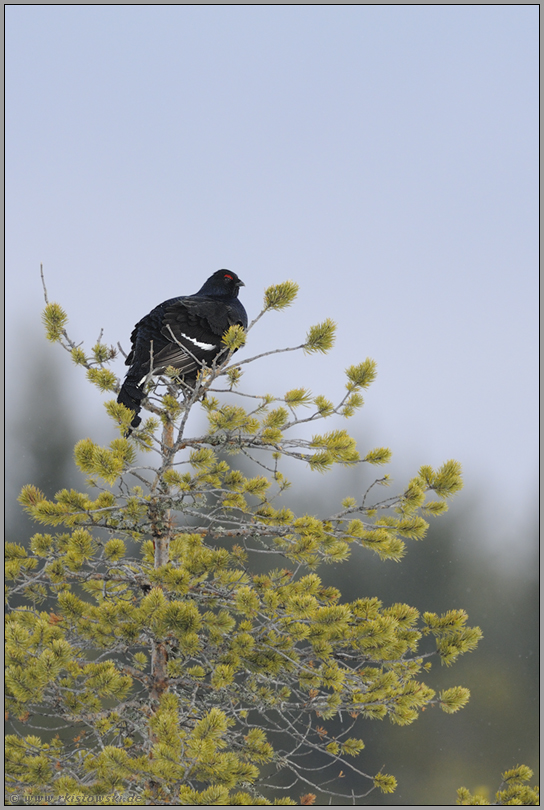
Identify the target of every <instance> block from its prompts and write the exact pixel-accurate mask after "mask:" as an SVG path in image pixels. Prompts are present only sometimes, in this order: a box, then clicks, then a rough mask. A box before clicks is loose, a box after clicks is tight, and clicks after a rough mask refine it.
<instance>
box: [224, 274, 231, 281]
mask: <svg viewBox="0 0 544 810" xmlns="http://www.w3.org/2000/svg"><path fill="white" fill-rule="evenodd" d="M227 279H228V280H229V281H232V276H229V275H228V274H227V273H225V281H226V280H227Z"/></svg>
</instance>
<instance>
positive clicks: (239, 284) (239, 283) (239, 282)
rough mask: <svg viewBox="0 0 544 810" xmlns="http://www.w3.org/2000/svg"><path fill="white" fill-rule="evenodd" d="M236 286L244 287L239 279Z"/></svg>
mask: <svg viewBox="0 0 544 810" xmlns="http://www.w3.org/2000/svg"><path fill="white" fill-rule="evenodd" d="M237 286H238V287H245V286H246V285H245V284H244V282H243V281H240V279H238V284H237Z"/></svg>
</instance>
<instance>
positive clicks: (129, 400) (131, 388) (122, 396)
mask: <svg viewBox="0 0 544 810" xmlns="http://www.w3.org/2000/svg"><path fill="white" fill-rule="evenodd" d="M143 399H145V394H144V392H143V390H142V388H141V387H140V386H139V385H138V383H137V382H136V381H135V380H134V379H133V378H131V375H130V373H129V374H127V377H126V379H125V381H124V383H123V385H122V386H121V390H120V391H119V396H118V397H117V402H119V403H120V404H121V405H124V406H125V407H126V408H129V409H130V410H131V411H134V419H133V420H132V422H131V423H130V426H131V429H130V430H129V432H128V435H130V433H131V432H132V430H133V429H134V428H137V427H138V425H139V424H140V422H141V421H142V418H141V416H139V413H140V410H141V408H142V400H143Z"/></svg>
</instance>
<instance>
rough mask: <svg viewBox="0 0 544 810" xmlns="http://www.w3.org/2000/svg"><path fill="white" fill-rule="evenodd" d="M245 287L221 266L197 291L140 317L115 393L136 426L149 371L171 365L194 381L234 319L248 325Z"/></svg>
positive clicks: (222, 346) (219, 347)
mask: <svg viewBox="0 0 544 810" xmlns="http://www.w3.org/2000/svg"><path fill="white" fill-rule="evenodd" d="M243 286H244V282H243V281H241V280H240V279H239V278H238V276H237V275H236V273H232V272H231V271H230V270H218V271H217V273H214V274H213V276H210V278H209V279H208V280H207V281H206V282H205V283H204V284H203V285H202V287H201V288H200V290H199V291H198V292H197V293H194V295H184V296H180V297H179V298H169V299H168V301H163V303H162V304H159V305H158V306H157V307H155V309H152V310H151V312H150V313H149V315H146V316H145V318H142V320H141V321H138V323H137V324H136V326H135V327H134V330H133V332H132V334H131V336H130V340H131V342H132V349H131V351H130V354H129V355H128V357H127V359H126V361H125V363H126V365H127V366H130V368H129V370H128V372H127V376H126V377H125V381H124V383H123V385H122V386H121V390H120V392H119V396H118V397H117V402H120V403H122V404H123V405H126V407H127V408H130V410H132V411H134V414H135V415H134V419H133V420H132V423H131V424H132V427H133V428H136V427H138V425H139V424H140V422H141V421H142V420H141V418H140V416H139V415H138V414H139V413H140V408H141V402H142V400H143V399H144V398H145V393H144V390H143V386H144V383H145V381H146V379H147V377H148V375H149V373H150V372H152V373H153V374H162V373H163V372H164V370H165V369H166V368H167V367H168V366H173V367H174V368H175V369H177V372H178V374H179V376H180V377H182V379H183V381H184V383H186V384H188V385H192V384H194V383H195V381H196V378H197V376H198V372H199V371H200V370H201V368H202V366H203V364H206V365H208V366H210V365H211V364H212V363H213V361H214V360H215V358H216V357H217V356H218V355H219V354H220V353H221V351H222V350H224V349H225V344H224V343H222V342H221V338H222V337H223V335H224V334H225V332H226V331H227V329H228V328H229V327H230V326H233V325H234V324H240V326H242V327H243V328H244V329H247V314H246V311H245V309H244V307H243V306H242V303H241V302H240V301H239V300H238V291H239V289H240V287H243ZM225 356H226V355H225ZM151 366H152V367H151Z"/></svg>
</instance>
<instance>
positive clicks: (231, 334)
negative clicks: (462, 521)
mask: <svg viewBox="0 0 544 810" xmlns="http://www.w3.org/2000/svg"><path fill="white" fill-rule="evenodd" d="M296 293H297V285H296V284H294V283H293V282H284V283H282V284H278V285H275V286H272V287H269V288H268V289H267V290H266V291H265V296H264V305H263V309H262V311H261V313H260V314H259V315H258V317H257V318H255V320H254V321H253V322H252V323H251V324H250V326H249V329H248V332H249V331H251V329H253V328H254V326H255V325H256V323H257V322H258V321H259V320H260V318H261V317H262V316H263V315H265V314H266V313H269V312H272V311H279V310H283V309H285V308H286V307H288V306H289V305H290V304H291V303H292V302H293V300H294V298H295V296H296ZM44 322H45V326H46V330H47V337H48V338H49V340H51V341H55V342H59V343H60V344H61V345H62V346H63V347H64V348H65V349H67V350H68V351H69V352H70V353H71V355H72V358H73V360H74V362H75V363H76V365H79V366H81V367H83V368H85V369H86V374H87V377H88V379H89V381H90V382H91V383H92V384H94V385H96V386H97V387H98V388H99V389H100V390H102V391H105V392H115V391H117V390H118V389H119V381H118V379H117V378H116V376H115V374H114V373H113V372H112V371H111V369H110V368H109V364H110V363H111V362H112V361H113V360H114V359H115V357H116V355H117V351H116V350H115V349H113V348H112V347H109V346H107V345H106V344H105V343H103V342H102V341H101V340H99V341H98V342H97V343H96V344H95V346H94V347H93V348H92V351H91V352H90V353H89V354H87V353H85V351H84V350H83V348H82V347H81V346H76V345H75V344H74V343H73V341H72V340H71V339H70V337H69V335H68V333H67V331H66V324H67V317H66V315H65V313H64V312H63V310H62V308H61V307H60V306H59V305H58V304H54V303H49V302H48V301H47V294H46V308H45V312H44ZM334 334H335V325H334V323H333V322H332V321H330V320H326V321H325V322H323V323H321V324H318V325H316V326H313V327H311V328H310V329H309V331H308V333H307V335H306V338H305V340H304V342H303V343H302V344H301V345H300V346H298V347H294V348H288V349H275V348H274V349H271V351H270V352H267V353H265V354H263V355H258V356H255V357H250V358H246V359H240V356H239V355H238V354H236V356H235V357H234V352H235V351H236V350H237V349H240V348H242V346H244V344H245V342H246V337H247V335H246V333H244V331H243V330H242V329H241V328H240V327H232V328H231V329H230V330H229V331H228V332H227V333H226V334H225V336H224V343H225V354H224V356H223V357H221V358H220V360H219V361H218V362H217V363H216V364H215V365H214V366H212V367H211V368H205V369H203V371H202V373H201V375H200V376H199V378H198V380H197V383H196V385H195V387H194V389H190V390H189V389H187V388H186V387H184V385H183V381H182V380H179V379H178V378H177V377H176V372H175V369H173V368H170V369H167V370H166V372H165V375H164V376H163V377H162V378H159V379H157V378H154V379H151V380H149V381H148V383H147V398H146V400H145V403H144V406H145V407H146V408H147V410H148V411H149V412H150V414H151V416H150V417H149V418H147V420H146V421H145V422H144V423H143V424H142V426H141V428H140V429H138V430H135V431H133V432H132V433H131V434H130V435H128V433H129V431H128V428H129V425H130V422H131V419H132V416H133V414H132V412H131V411H130V410H128V409H127V408H125V407H124V406H123V405H121V404H118V403H117V402H116V401H115V399H112V400H109V401H107V402H106V403H105V407H106V410H107V413H108V415H109V417H110V418H111V420H112V421H113V423H114V424H115V426H116V428H117V430H118V433H119V435H118V437H117V438H115V439H113V441H112V442H111V443H110V444H109V446H108V447H101V446H99V445H97V444H96V443H95V442H94V441H92V440H91V439H89V438H87V439H82V440H81V441H79V442H78V443H77V444H76V447H75V460H76V463H77V466H78V467H79V469H80V470H81V471H82V472H83V473H84V474H85V475H86V476H87V484H88V491H86V492H79V491H76V490H73V489H70V490H68V489H62V490H60V491H59V492H58V493H57V494H56V495H55V497H54V498H53V499H48V498H46V497H45V495H44V494H43V493H42V492H41V491H40V490H39V489H38V488H37V487H35V486H33V485H28V486H25V487H24V489H23V491H22V493H21V496H20V501H21V503H22V505H23V506H24V508H25V510H26V511H27V513H28V514H29V515H30V516H31V517H32V519H33V520H34V521H36V522H37V523H39V524H42V525H43V526H44V527H46V528H45V529H44V530H43V532H38V533H36V534H34V535H33V537H32V538H31V540H30V546H29V549H28V550H27V549H26V548H25V547H23V546H21V545H18V544H15V543H8V544H7V548H6V566H7V579H8V583H9V590H8V605H10V610H9V612H8V616H7V629H6V660H7V674H6V682H7V687H8V694H9V698H8V711H9V719H10V722H11V723H12V731H13V733H12V734H10V735H8V737H7V755H6V763H7V773H8V787H9V790H10V791H12V792H15V793H18V794H21V793H23V792H24V793H25V795H26V796H27V797H28V796H30V795H34V796H36V797H38V796H41V797H42V798H43V797H44V796H45V797H48V798H49V799H50V801H49V802H48V803H55V804H59V803H66V804H70V803H71V804H85V803H88V804H111V803H112V797H113V799H114V802H115V803H117V804H128V805H134V804H165V805H169V804H171V805H182V806H183V805H271V804H280V805H281V804H287V805H296V804H313V803H314V802H315V799H316V793H314V792H313V791H316V792H320V794H321V795H323V794H324V793H326V794H328V795H329V796H330V797H331V798H332V799H333V800H334V799H339V800H340V801H341V802H342V803H346V802H348V801H349V802H350V803H353V804H357V803H360V800H361V799H363V798H364V797H365V796H368V795H369V793H370V792H371V791H373V790H375V789H378V790H380V791H382V792H383V793H392V792H394V790H395V786H396V781H395V778H394V776H391V775H389V774H386V773H382V772H379V773H366V772H365V770H364V755H362V756H361V752H362V751H363V749H364V743H363V740H362V739H360V738H359V736H358V734H359V732H358V728H359V726H360V722H361V719H362V718H365V719H374V720H383V719H385V718H388V719H389V720H390V721H391V722H393V723H396V724H399V725H404V724H408V723H412V722H413V721H415V720H416V719H417V717H418V715H419V713H420V712H421V711H424V710H425V709H427V708H430V707H439V708H440V709H442V710H443V711H444V712H446V713H454V712H456V711H458V710H459V709H461V708H462V707H463V706H464V705H465V704H466V703H467V701H468V699H469V692H468V690H467V689H466V688H463V687H461V686H455V685H454V686H451V687H450V688H448V689H446V690H444V691H442V692H440V693H439V694H437V693H436V692H435V690H433V688H432V687H431V686H429V685H428V684H427V682H426V681H427V679H428V677H429V676H430V670H431V668H432V665H433V663H434V662H435V661H440V662H441V663H442V664H446V665H450V664H453V663H454V662H455V660H456V659H457V658H458V657H459V656H460V655H462V654H463V653H465V652H469V651H471V650H474V649H475V647H476V646H477V644H478V641H479V639H480V638H481V631H480V629H479V628H478V627H469V626H468V624H467V620H468V617H467V614H466V613H465V612H464V611H463V610H461V609H452V610H449V611H447V612H446V613H444V614H443V615H436V614H434V613H431V612H426V613H423V614H420V613H419V612H418V610H416V609H415V608H412V607H410V606H409V605H406V604H393V605H388V606H385V605H383V604H382V603H381V602H380V600H378V599H377V598H375V597H372V596H362V597H360V598H358V599H356V600H355V601H352V602H346V601H345V600H343V599H342V595H341V594H340V592H339V590H338V589H337V588H335V587H330V586H325V585H324V584H323V583H322V581H321V579H320V577H319V575H318V573H316V572H317V570H318V568H319V566H320V565H324V564H327V563H342V562H345V561H347V560H348V559H349V557H350V547H351V546H352V545H353V544H358V545H360V546H362V547H363V548H365V549H367V550H368V551H369V552H373V553H374V554H376V555H378V557H379V558H380V559H382V560H384V561H391V560H393V561H399V560H401V559H402V557H403V555H404V554H405V553H406V541H407V540H419V539H422V538H424V536H425V534H426V531H427V528H428V523H427V520H426V518H430V519H433V518H434V517H437V516H439V515H440V514H442V513H443V512H444V511H445V510H446V509H447V500H448V499H449V498H450V497H451V496H453V495H454V494H455V493H456V492H458V491H459V490H460V489H461V487H462V477H461V468H460V465H459V464H458V463H457V462H456V461H451V460H450V461H447V462H445V463H444V464H443V465H442V466H441V467H440V468H438V469H436V470H433V469H432V468H431V467H429V466H424V467H422V468H421V469H420V470H419V471H418V472H417V474H416V475H414V477H413V478H412V479H411V480H410V481H409V483H408V485H407V486H406V487H405V488H403V489H402V491H400V492H398V493H397V494H393V495H391V494H389V493H388V492H386V493H385V494H379V493H382V492H383V491H384V490H383V488H384V487H389V486H390V484H391V482H390V480H389V478H388V476H387V475H381V476H380V477H377V478H376V479H375V480H374V481H373V482H372V483H371V484H370V485H369V486H368V488H367V490H366V492H365V493H364V495H363V496H362V498H361V499H360V500H356V499H354V498H351V497H350V498H345V499H344V500H343V502H342V503H341V504H339V505H338V510H337V511H336V513H335V514H333V515H330V516H328V517H327V518H325V519H323V518H317V517H315V516H313V515H309V514H306V515H298V516H297V515H296V514H294V512H293V511H291V510H290V509H289V508H286V507H285V506H282V504H281V496H282V494H283V493H284V492H286V491H287V489H288V488H289V486H290V483H289V481H288V480H287V478H286V476H285V474H284V472H282V461H283V459H285V458H293V459H296V460H297V461H298V462H300V463H303V464H307V465H309V466H310V468H311V469H312V470H314V471H315V472H316V473H323V472H326V471H327V470H329V469H330V468H331V467H333V466H334V465H338V464H340V465H344V466H347V467H354V466H355V465H359V464H365V465H370V467H371V468H372V467H376V466H380V465H383V464H385V463H387V462H388V460H389V458H390V455H391V454H390V451H389V450H388V449H386V448H381V447H380V448H375V449H371V450H367V451H366V452H365V453H364V454H363V455H361V454H360V453H359V451H358V450H357V447H356V443H355V441H354V439H353V438H352V437H351V436H350V435H349V434H348V433H347V431H346V430H344V429H338V428H336V429H331V430H328V431H327V430H324V431H323V430H321V432H317V433H315V434H314V435H313V436H312V437H311V438H301V437H300V432H299V435H298V436H297V428H298V427H299V426H302V425H306V424H308V423H314V422H315V423H317V424H318V425H319V424H321V422H324V421H326V420H327V419H330V418H332V417H338V416H342V417H345V418H349V417H351V416H353V414H354V413H355V412H356V411H357V410H358V409H359V408H361V406H362V405H363V397H362V392H363V391H364V390H365V389H367V388H368V387H369V386H370V385H371V383H372V382H373V380H374V379H375V377H376V364H375V362H374V361H373V360H371V359H368V358H367V359H366V360H364V361H363V362H360V363H358V364H356V365H351V366H350V367H349V368H348V369H347V370H346V383H345V392H344V393H343V394H342V396H340V397H339V399H338V401H337V402H336V404H335V403H334V402H332V401H330V400H329V399H327V398H325V397H324V396H322V395H317V396H316V395H314V394H312V393H311V392H310V391H309V390H307V389H306V388H297V389H293V390H290V391H287V393H285V394H284V395H282V396H276V395H272V394H268V393H262V394H250V393H247V392H244V391H242V389H241V383H242V375H243V371H244V366H245V365H247V364H249V363H253V362H257V361H259V360H260V359H261V358H262V357H264V356H265V355H266V354H271V353H275V352H280V351H295V350H297V349H298V350H300V351H302V352H304V353H312V352H318V353H319V352H327V351H329V350H330V349H331V347H332V345H333V342H334ZM194 409H202V410H203V411H204V413H205V416H206V418H207V424H208V429H207V431H206V432H203V433H202V434H201V435H196V436H195V435H191V434H190V432H189V430H188V419H189V415H190V414H191V412H192V411H193V410H194ZM237 458H242V459H243V460H244V462H245V463H244V465H242V464H239V465H238V466H236V461H237ZM248 464H250V465H251V466H252V472H251V473H250V474H247V473H246V472H242V471H241V469H239V467H241V466H244V469H246V468H247V466H248ZM256 560H259V567H258V570H259V573H256V569H257V565H256V562H255V561H256ZM263 560H264V572H263ZM22 603H23V606H22V607H21V604H22ZM330 723H334V730H331V728H332V727H331V725H330ZM328 724H329V727H327V726H328ZM349 773H351V774H354V775H355V776H356V777H357V784H358V790H357V791H352V792H350V793H347V792H346V790H345V788H344V787H343V782H342V779H343V776H344V774H349ZM293 791H295V792H296V793H295V798H292V794H293ZM460 797H461V799H463V800H464V801H463V803H475V802H470V801H468V799H469V798H473V797H471V796H470V794H468V792H466V793H463V794H462V796H461V794H460Z"/></svg>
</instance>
